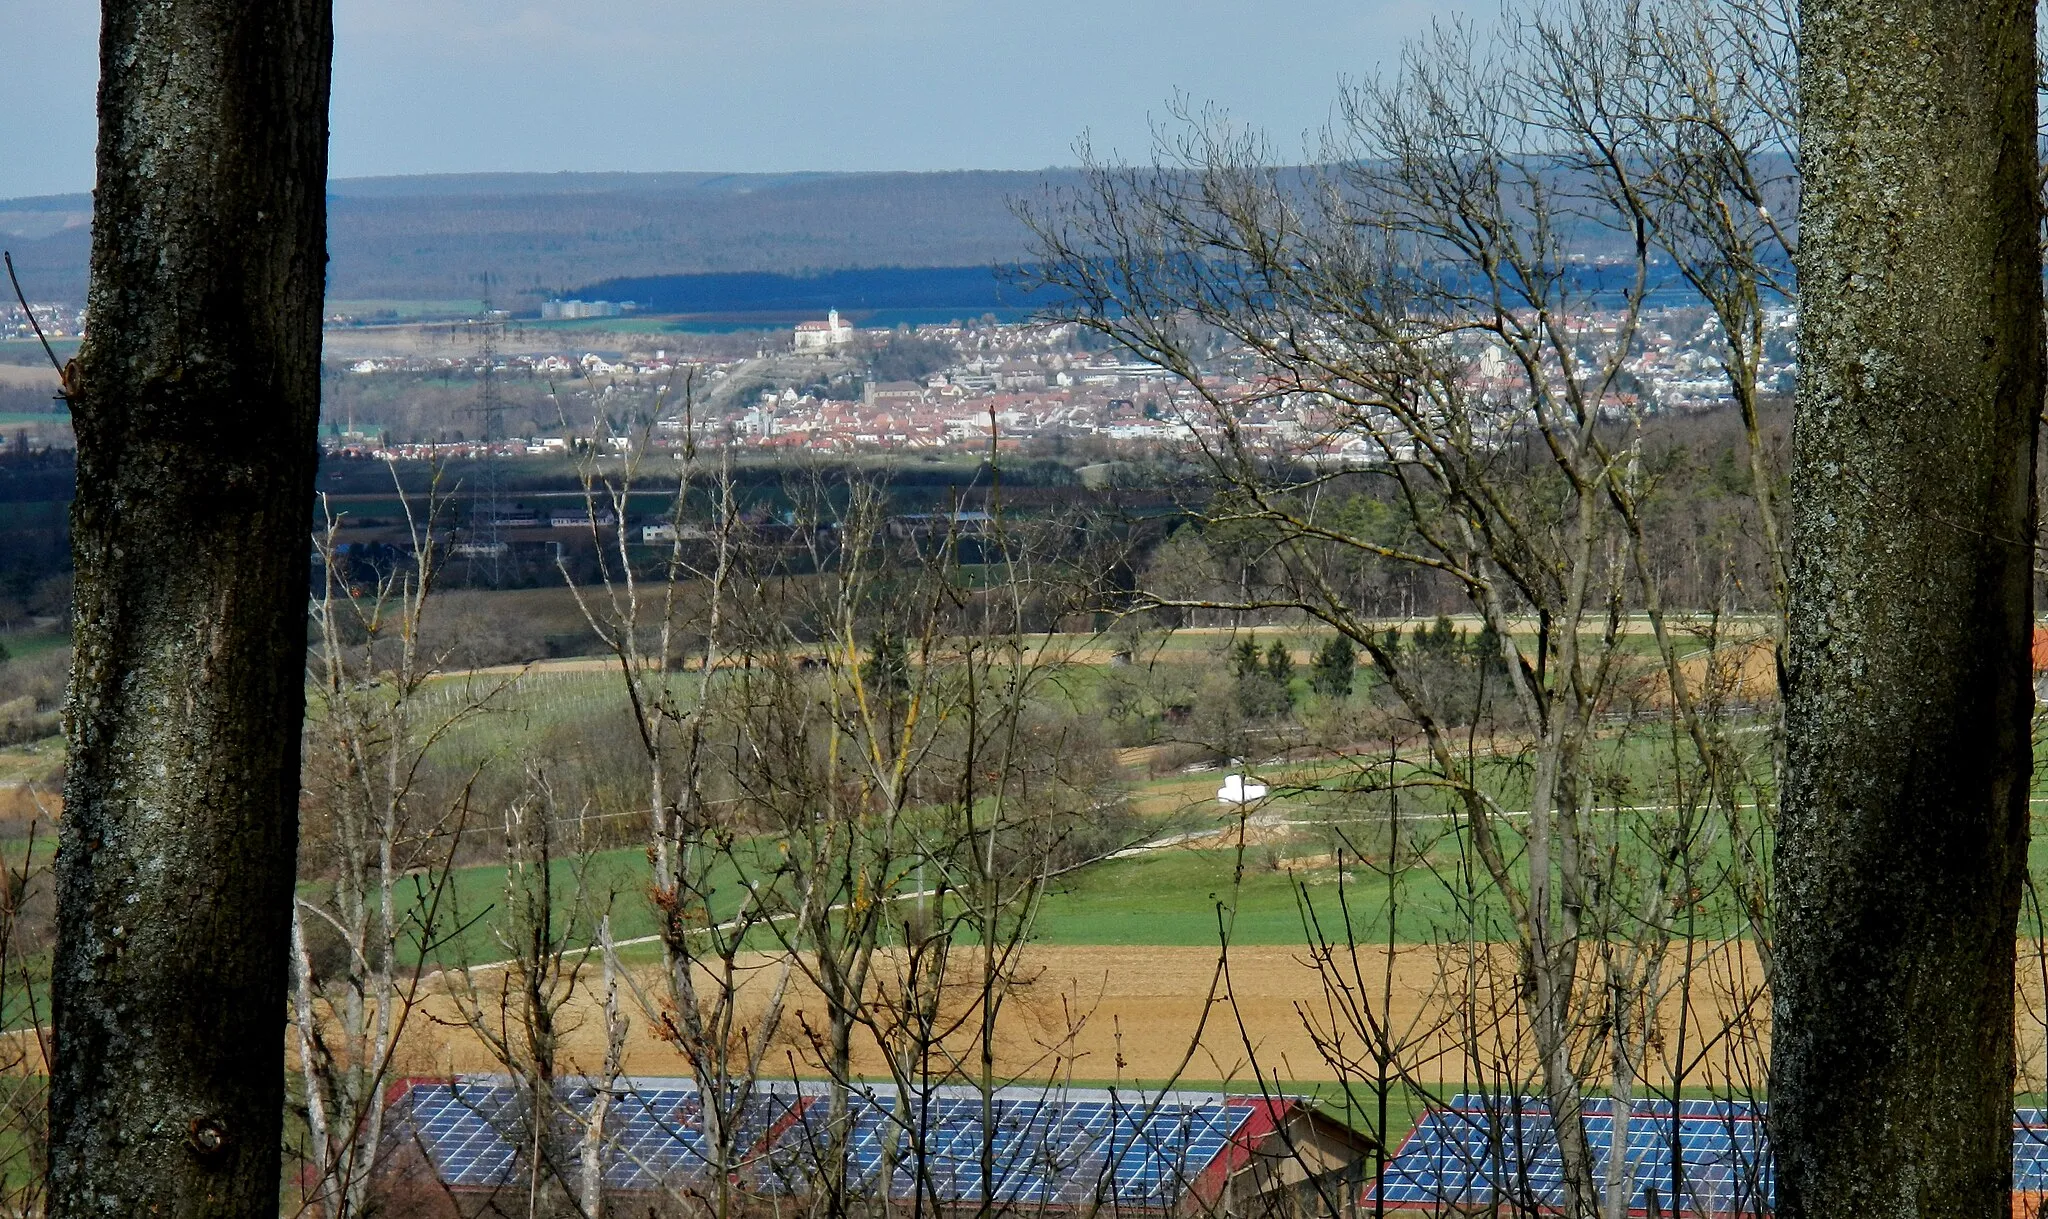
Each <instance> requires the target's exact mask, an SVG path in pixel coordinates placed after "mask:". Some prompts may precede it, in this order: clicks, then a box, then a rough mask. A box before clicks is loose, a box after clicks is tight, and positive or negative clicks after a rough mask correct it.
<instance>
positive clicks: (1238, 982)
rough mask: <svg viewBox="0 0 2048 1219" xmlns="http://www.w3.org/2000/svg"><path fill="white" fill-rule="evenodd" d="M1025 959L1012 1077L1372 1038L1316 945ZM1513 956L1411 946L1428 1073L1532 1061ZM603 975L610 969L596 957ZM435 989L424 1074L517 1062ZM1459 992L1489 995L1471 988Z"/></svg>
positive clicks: (633, 1059) (421, 1056) (1730, 976)
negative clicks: (1335, 988)
mask: <svg viewBox="0 0 2048 1219" xmlns="http://www.w3.org/2000/svg"><path fill="white" fill-rule="evenodd" d="M1384 960H1385V955H1384V950H1382V949H1361V950H1360V952H1359V955H1358V958H1357V964H1356V970H1355V972H1354V968H1353V964H1352V962H1351V960H1350V959H1349V958H1348V957H1347V958H1344V959H1341V960H1340V961H1338V962H1337V963H1336V966H1335V970H1336V972H1337V974H1338V976H1340V977H1342V978H1343V979H1345V980H1346V981H1348V982H1349V983H1350V984H1351V985H1352V987H1353V988H1354V995H1355V996H1356V997H1358V998H1363V997H1365V996H1367V995H1369V997H1370V1000H1371V1002H1372V1004H1373V1005H1374V1006H1375V1007H1377V1006H1378V1005H1379V1003H1380V1002H1381V995H1382V993H1383V988H1384V987H1385V986H1386V985H1387V982H1388V979H1387V978H1386V975H1385V972H1384V969H1383V962H1384ZM1025 961H1026V964H1025V968H1024V971H1023V973H1024V979H1025V980H1024V981H1023V983H1022V984H1021V985H1019V986H1018V987H1016V988H1015V989H1014V990H1013V991H1012V992H1011V993H1010V994H1009V995H1008V996H1007V997H1006V1000H1005V1003H1004V1006H1003V1008H1002V1014H1001V1017H1000V1020H999V1022H998V1027H997V1036H996V1044H997V1045H998V1047H999V1051H998V1054H997V1063H998V1069H999V1071H1001V1072H1002V1073H1003V1074H1005V1075H1007V1076H1018V1077H1026V1078H1041V1079H1042V1078H1050V1077H1064V1078H1072V1079H1076V1080H1089V1081H1098V1080H1109V1079H1116V1078H1123V1079H1132V1080H1148V1081H1151V1080H1161V1079H1166V1078H1169V1077H1175V1076H1179V1077H1181V1078H1186V1079H1191V1080H1205V1081H1208V1080H1225V1081H1248V1080H1250V1079H1252V1078H1253V1069H1254V1062H1256V1065H1257V1068H1258V1070H1259V1071H1260V1072H1262V1073H1264V1074H1265V1075H1267V1076H1268V1077H1269V1078H1270V1077H1276V1076H1277V1077H1278V1078H1279V1079H1281V1080H1300V1081H1303V1082H1308V1081H1319V1080H1331V1079H1336V1078H1339V1076H1340V1072H1339V1071H1338V1069H1337V1068H1336V1067H1335V1066H1333V1065H1332V1063H1331V1061H1330V1057H1331V1055H1329V1054H1326V1053H1325V1050H1324V1049H1319V1048H1318V1044H1317V1043H1318V1039H1319V1038H1320V1039H1321V1040H1323V1042H1324V1045H1325V1047H1326V1048H1334V1049H1335V1050H1336V1052H1337V1054H1338V1056H1342V1055H1345V1054H1354V1055H1355V1054H1357V1053H1359V1052H1360V1051H1361V1050H1362V1049H1363V1041H1362V1039H1361V1038H1360V1036H1359V1034H1358V1032H1357V1030H1356V1029H1354V1028H1349V1027H1346V1022H1345V1021H1344V1020H1343V1019H1342V1018H1341V1017H1337V1018H1335V1019H1334V1020H1333V1013H1334V1012H1336V1011H1339V1010H1341V1008H1342V1007H1343V1000H1342V997H1341V995H1340V997H1339V999H1338V1001H1337V1002H1335V1003H1333V1002H1332V1001H1331V999H1330V995H1331V993H1332V992H1331V991H1330V990H1328V989H1327V988H1326V986H1325V975H1324V972H1323V971H1319V970H1318V968H1317V967H1316V965H1315V964H1314V963H1313V962H1312V961H1311V960H1310V958H1309V956H1308V953H1307V952H1306V951H1305V950H1302V949H1290V948H1278V947H1252V948H1240V949H1236V950H1233V951H1232V952H1231V954H1230V957H1229V961H1228V968H1227V970H1219V962H1218V954H1217V952H1216V951H1215V950H1214V949H1204V948H1173V947H1167V948H1158V947H1046V948H1037V949H1033V950H1031V951H1030V952H1029V953H1028V954H1027V956H1026V958H1025ZM899 963H900V962H899V961H898V959H897V958H895V957H894V956H886V957H885V958H884V959H883V961H882V962H881V963H880V965H878V967H877V973H878V974H882V975H885V976H884V977H883V979H882V980H881V981H880V982H879V983H878V987H877V989H878V992H880V993H887V992H888V991H889V989H890V987H891V984H892V983H893V982H894V980H895V979H894V971H895V969H896V968H897V966H898V965H899ZM1510 963H1511V956H1510V954H1509V953H1508V951H1507V950H1506V949H1504V948H1501V947H1499V946H1493V947H1491V948H1490V949H1489V950H1487V951H1484V952H1482V953H1481V954H1478V955H1476V956H1473V957H1470V958H1467V957H1464V956H1461V955H1460V956H1451V955H1445V953H1444V952H1442V951H1440V950H1438V949H1436V948H1432V947H1428V946H1416V947H1405V948H1402V949H1400V950H1398V951H1397V952H1396V954H1395V956H1394V963H1393V976H1392V979H1391V983H1392V1004H1391V1013H1392V1027H1393V1028H1394V1029H1395V1030H1396V1032H1397V1034H1398V1035H1400V1036H1402V1037H1403V1038H1404V1039H1407V1040H1409V1041H1410V1043H1411V1044H1410V1046H1409V1048H1408V1050H1407V1052H1405V1053H1404V1054H1403V1057H1404V1058H1405V1059H1407V1060H1408V1061H1410V1062H1411V1063H1416V1064H1421V1067H1422V1071H1423V1073H1424V1074H1425V1075H1426V1076H1428V1077H1430V1078H1441V1079H1444V1080H1449V1081H1458V1080H1462V1079H1465V1078H1468V1077H1471V1076H1473V1075H1475V1074H1477V1073H1479V1071H1480V1070H1484V1069H1486V1068H1475V1067H1474V1064H1473V1062H1472V1058H1471V1056H1472V1053H1473V1052H1474V1051H1475V1050H1476V1051H1477V1053H1478V1054H1479V1055H1480V1057H1481V1059H1482V1060H1484V1061H1485V1062H1488V1063H1499V1062H1501V1061H1503V1060H1515V1061H1518V1062H1521V1063H1524V1064H1527V1062H1528V1059H1529V1055H1528V1052H1527V1037H1526V1031H1525V1030H1524V1029H1523V1028H1522V1027H1521V1025H1520V1021H1519V1019H1518V1016H1517V1014H1516V1009H1515V1004H1514V994H1513V989H1512V985H1511V984H1510V983H1509V981H1508V979H1507V977H1506V975H1505V973H1504V970H1505V969H1506V967H1507V966H1509V965H1510ZM749 965H750V966H751V969H750V974H749V979H748V981H747V982H746V983H745V985H744V988H743V992H742V996H743V997H742V1001H741V1007H742V1010H743V1011H744V1012H745V1013H746V1014H747V1015H748V1016H749V1017H750V1018H751V1019H753V1020H758V1018H759V1016H760V1014H761V1013H762V1011H763V1010H764V1009H765V1007H766V1004H767V1001H768V998H769V995H770V993H771V991H772V990H773V989H774V987H775V985H776V984H777V982H778V981H779V980H781V979H782V978H783V976H784V973H783V970H784V964H783V963H782V962H781V961H779V960H777V959H774V958H769V957H765V956H764V957H760V958H756V959H754V960H752V961H750V962H749ZM952 968H953V970H954V973H955V976H956V977H958V978H959V979H961V984H960V993H959V994H958V995H957V998H956V1000H955V1001H953V1002H949V1003H948V1004H947V1008H948V1010H949V1011H953V1012H961V1011H964V1010H966V1009H967V1007H968V1004H967V1003H966V997H967V994H969V993H971V987H972V986H973V979H974V977H975V976H976V975H978V973H979V968H980V959H979V955H978V954H971V953H962V954H958V955H957V956H956V959H955V961H954V963H953V966H952ZM589 973H590V975H592V976H591V977H590V979H589V980H590V981H592V982H594V981H595V977H594V975H595V973H596V971H595V969H594V968H593V969H592V970H590V971H589ZM1673 976H1675V974H1674V975H1673ZM1757 976H1758V974H1757V972H1756V961H1755V959H1754V954H1753V953H1751V952H1750V951H1748V950H1747V949H1746V948H1741V947H1737V948H1731V949H1727V950H1724V951H1723V952H1722V953H1721V954H1719V955H1718V956H1717V957H1715V958H1714V959H1713V961H1712V962H1711V963H1710V967H1702V968H1701V969H1700V971H1699V975H1698V977H1699V981H1698V982H1697V984H1696V992H1697V993H1696V995H1695V1003H1696V1004H1697V1005H1698V1007H1699V1008H1700V1009H1701V1010H1700V1011H1699V1013H1698V1015H1697V1016H1696V1018H1695V1027H1694V1028H1693V1029H1692V1030H1691V1031H1690V1033H1689V1041H1690V1052H1691V1053H1697V1052H1698V1047H1699V1046H1700V1045H1701V1044H1702V1043H1703V1038H1702V1030H1703V1029H1704V1028H1706V1027H1708V1026H1710V1025H1711V1026H1714V1027H1718V1026H1719V1025H1720V1024H1721V1023H1722V1021H1723V1018H1724V1016H1725V1014H1726V1013H1727V1012H1728V1011H1730V1010H1732V1007H1733V1006H1734V1005H1732V1004H1731V1003H1730V1002H1729V1001H1728V1000H1727V998H1726V996H1727V994H1728V993H1730V992H1731V991H1732V990H1734V989H1737V988H1738V987H1749V988H1751V989H1753V983H1752V981H1751V980H1753V979H1754V978H1756V977H1757ZM498 977H499V975H495V974H487V975H480V976H479V985H480V986H484V987H486V993H485V994H484V995H483V996H482V999H483V1004H482V1006H483V1007H484V1009H486V1010H487V1011H488V1012H489V1013H490V1015H489V1018H490V1019H491V1020H492V1021H493V1022H495V1021H496V1020H497V1019H499V1017H498V1015H497V1013H498V1011H499V1006H498V1003H497V997H496V994H495V986H496V985H498V984H499V983H498ZM635 981H636V982H637V983H638V985H639V987H640V988H641V989H642V991H643V992H644V993H646V994H649V995H658V994H660V993H661V991H662V987H661V985H660V979H659V976H658V970H651V969H643V970H639V971H636V972H635ZM707 981H708V979H707ZM787 982H788V990H787V992H786V997H785V1016H784V1019H783V1022H782V1026H781V1028H780V1030H779V1032H778V1033H777V1036H776V1047H775V1051H774V1053H773V1054H772V1055H771V1061H772V1062H773V1063H774V1064H775V1066H774V1068H771V1069H773V1070H774V1071H775V1073H778V1074H787V1073H789V1072H791V1071H792V1070H794V1071H795V1072H796V1073H798V1074H814V1073H816V1071H817V1062H816V1058H815V1054H814V1051H813V1050H812V1048H811V1047H812V1045H813V1044H815V1042H814V1040H813V1037H812V1035H811V1034H813V1033H816V1034H822V1032H823V1020H824V1007H823V1004H822V1002H821V1000H820V997H819V994H818V992H817V991H816V990H815V989H814V988H813V987H811V986H809V985H807V984H806V983H805V981H804V979H803V977H802V975H801V972H800V970H798V969H791V970H790V972H789V973H788V976H787ZM1361 984H1362V988H1361ZM436 989H437V992H438V993H436V994H434V995H433V996H432V997H431V998H430V999H429V1000H428V1001H426V1002H425V1003H424V1004H423V1010H422V1011H418V1012H415V1013H414V1015H413V1017H412V1019H411V1021H410V1022H409V1028H408V1032H407V1034H406V1039H405V1053H404V1056H403V1057H404V1063H403V1069H404V1070H405V1071H406V1072H407V1073H410V1074H445V1073H449V1072H460V1071H493V1070H499V1069H502V1068H501V1067H500V1066H499V1064H498V1063H497V1062H496V1061H495V1060H494V1059H493V1058H492V1057H491V1055H490V1054H489V1053H488V1052H487V1051H486V1049H485V1048H484V1045H483V1042H482V1041H481V1039H479V1038H478V1037H477V1036H476V1035H475V1034H474V1033H472V1032H469V1031H467V1030H466V1029H464V1028H463V1027H461V1026H462V1019H461V1017H460V1015H459V1011H458V1005H457V1003H456V1001H455V999H454V998H453V997H452V995H451V994H449V993H448V992H447V989H446V988H445V986H443V987H437V988H436ZM1594 993H1597V992H1594ZM1459 994H1467V995H1470V996H1472V998H1471V999H1468V1000H1460V999H1459V998H1458V997H1457V996H1458V995H1459ZM628 1006H629V1008H630V1007H631V1006H632V1005H631V1004H629V1005H628ZM1475 1006H1476V1007H1478V1008H1484V1009H1488V1010H1492V1011H1496V1012H1499V1013H1501V1015H1500V1016H1499V1017H1497V1018H1495V1019H1493V1020H1490V1021H1489V1022H1488V1024H1489V1027H1487V1028H1481V1029H1475V1028H1472V1027H1471V1026H1470V1025H1469V1024H1468V1023H1467V1022H1464V1021H1461V1020H1457V1019H1453V1018H1452V1016H1451V1013H1453V1012H1455V1011H1457V1010H1460V1009H1461V1008H1462V1009H1464V1010H1472V1009H1473V1008H1474V1007H1475ZM1665 1009H1666V1023H1667V1025H1669V1026H1670V1027H1672V1028H1674V1029H1675V1024H1676V1016H1677V1012H1678V1002H1677V999H1676V996H1673V997H1672V999H1671V1000H1670V1001H1668V1002H1667V1003H1666V1004H1665ZM1755 1014H1756V1015H1757V1016H1758V1017H1761V1016H1763V1015H1765V1014H1766V1013H1764V1012H1762V1011H1760V1010H1759V1011H1757V1012H1756V1013H1755ZM422 1017H425V1018H424V1019H423V1018H422ZM596 1017H597V1012H596V1010H595V1006H594V1002H593V1000H592V997H591V996H590V995H589V994H587V993H585V994H579V995H578V996H577V998H576V999H575V1000H574V1001H573V1002H572V1003H571V1004H570V1006H569V1008H568V1009H567V1011H566V1012H565V1014H564V1019H563V1021H562V1023H563V1026H564V1027H565V1029H566V1031H565V1034H564V1036H563V1063H562V1066H563V1069H564V1070H565V1071H569V1072H582V1071H585V1070H588V1069H591V1068H594V1067H596V1066H597V1065H598V1063H599V1062H600V1061H601V1059H602V1053H603V1044H602V1040H601V1037H602V1033H601V1029H602V1024H601V1021H600V1020H598V1019H597V1018H596ZM630 1017H631V1020H632V1025H633V1031H632V1035H631V1038H630V1040H629V1043H628V1045H627V1049H626V1055H625V1067H626V1070H627V1071H628V1072H629V1073H632V1074H639V1075H672V1074H677V1073H680V1072H681V1071H682V1069H683V1064H682V1061H681V1058H680V1056H679V1055H678V1054H677V1052H676V1051H675V1050H674V1049H673V1048H672V1047H670V1046H668V1045H666V1044H664V1043H663V1042H661V1041H660V1040H659V1039H657V1038H655V1037H652V1036H649V1035H648V1034H647V1029H648V1028H649V1027H650V1021H649V1020H648V1018H647V1016H646V1014H645V1013H644V1012H641V1011H637V1010H635V1011H631V1012H630ZM1311 1027H1313V1028H1314V1029H1315V1032H1314V1033H1312V1032H1311ZM1333 1033H1334V1034H1336V1036H1335V1037H1334V1038H1333V1036H1332V1035H1333ZM947 1045H948V1049H949V1051H950V1052H952V1053H953V1054H955V1055H958V1056H959V1059H960V1060H963V1061H969V1060H972V1059H973V1058H974V1057H975V1055H976V1050H975V1041H974V1038H973V1036H972V1034H971V1031H966V1032H962V1033H961V1034H960V1035H958V1036H955V1037H953V1038H950V1039H949V1040H948V1043H947ZM1720 1057H1721V1056H1716V1055H1714V1054H1711V1053H1710V1054H1709V1055H1708V1058H1709V1061H1707V1062H1705V1063H1699V1064H1695V1065H1694V1066H1693V1067H1692V1068H1691V1074H1692V1076H1693V1077H1694V1078H1697V1079H1698V1080H1699V1082H1705V1077H1707V1076H1712V1077H1719V1076H1722V1075H1724V1074H1729V1073H1737V1074H1744V1075H1747V1074H1750V1073H1751V1072H1756V1073H1757V1078H1761V1069H1762V1063H1761V1062H1746V1063H1742V1064H1729V1063H1725V1062H1722V1061H1720ZM854 1065H855V1070H856V1071H857V1072H858V1073H861V1074H864V1075H870V1076H879V1075H882V1074H885V1068H884V1062H883V1059H882V1058H881V1057H880V1055H879V1053H878V1050H877V1045H876V1042H875V1040H874V1039H873V1036H872V1035H871V1034H863V1035H861V1036H860V1037H859V1038H858V1039H857V1044H856V1059H855V1064H854ZM1661 1073H1662V1072H1661V1070H1659V1071H1656V1072H1652V1074H1661Z"/></svg>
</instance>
